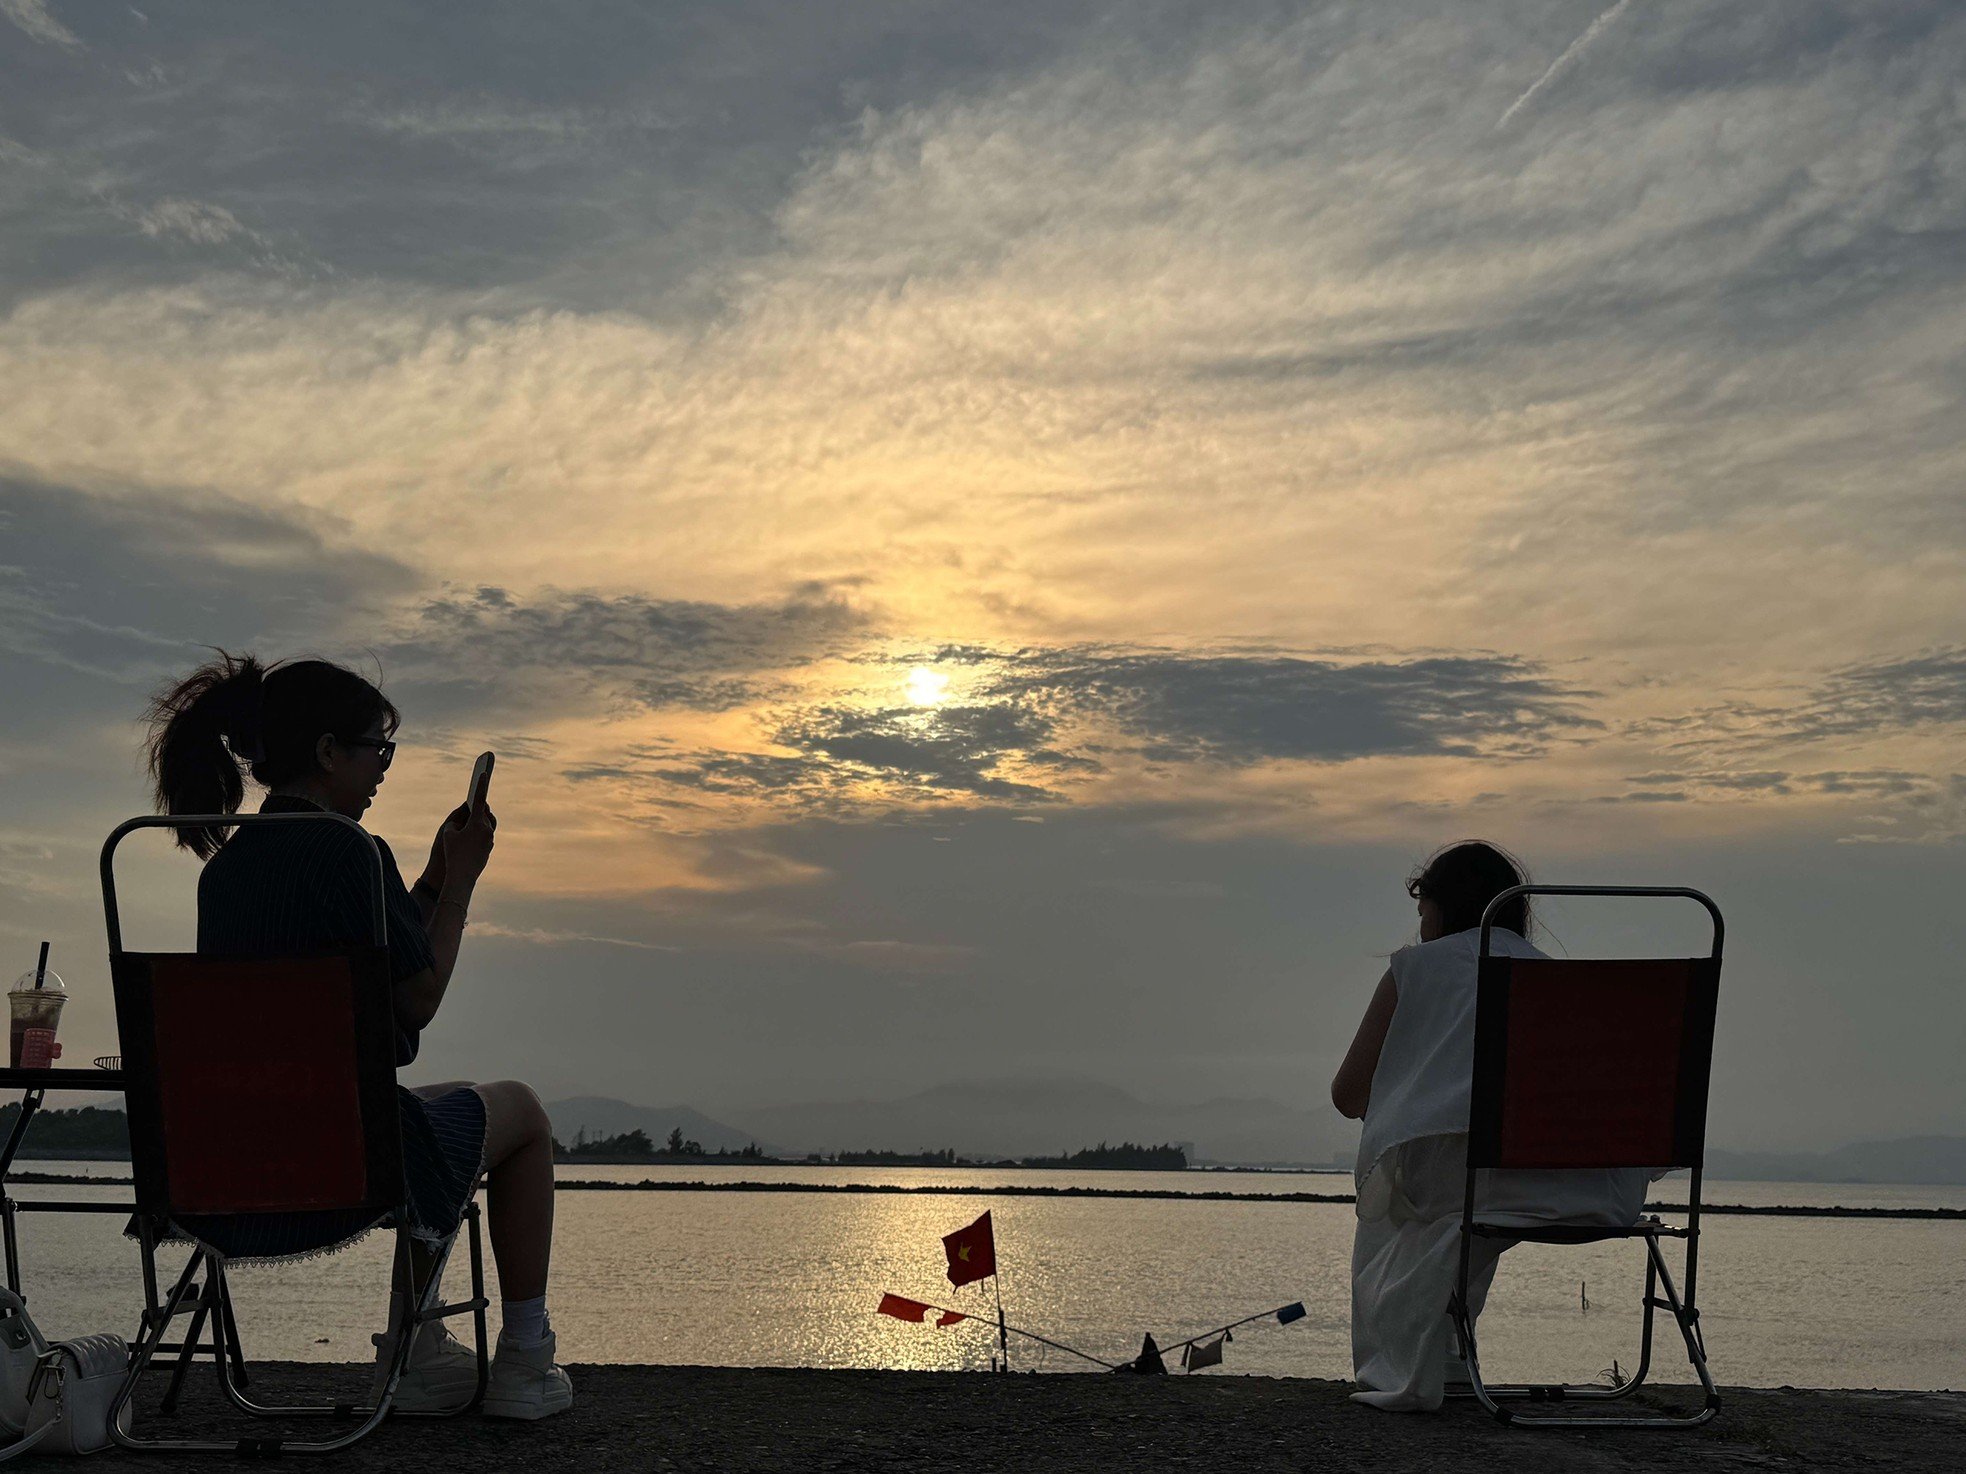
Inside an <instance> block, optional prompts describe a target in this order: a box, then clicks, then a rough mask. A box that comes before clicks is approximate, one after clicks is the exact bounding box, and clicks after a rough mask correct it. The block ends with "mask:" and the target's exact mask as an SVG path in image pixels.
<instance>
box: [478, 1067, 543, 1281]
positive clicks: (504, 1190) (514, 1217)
mask: <svg viewBox="0 0 1966 1474" xmlns="http://www.w3.org/2000/svg"><path fill="white" fill-rule="evenodd" d="M472 1089H474V1090H476V1091H477V1092H478V1094H479V1095H480V1096H482V1097H483V1098H484V1102H485V1166H486V1168H487V1169H488V1178H489V1181H490V1193H489V1197H490V1207H491V1243H492V1257H493V1258H494V1259H496V1260H497V1261H498V1284H499V1293H500V1294H501V1295H502V1296H503V1297H504V1298H505V1299H507V1300H531V1299H535V1298H537V1297H538V1296H541V1295H544V1294H545V1293H546V1273H547V1268H548V1265H549V1263H550V1261H551V1259H552V1256H553V1123H552V1122H551V1121H550V1120H548V1119H547V1115H546V1107H545V1106H543V1105H541V1104H540V1103H539V1097H538V1096H537V1095H535V1094H534V1093H533V1090H532V1087H531V1086H530V1085H524V1084H521V1083H520V1082H519V1081H517V1080H494V1081H492V1082H490V1083H489V1084H485V1085H474V1086H473V1087H472Z"/></svg>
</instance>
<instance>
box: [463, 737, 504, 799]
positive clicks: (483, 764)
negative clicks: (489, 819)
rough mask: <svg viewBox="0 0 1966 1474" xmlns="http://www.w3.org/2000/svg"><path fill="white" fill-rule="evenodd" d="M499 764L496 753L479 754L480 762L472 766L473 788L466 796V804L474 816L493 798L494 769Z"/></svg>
mask: <svg viewBox="0 0 1966 1474" xmlns="http://www.w3.org/2000/svg"><path fill="white" fill-rule="evenodd" d="M497 762H498V755H497V754H496V753H490V752H481V753H479V754H478V761H477V762H476V763H474V764H472V767H471V787H470V789H469V791H468V792H467V793H466V795H465V799H464V802H465V806H466V807H467V808H469V809H470V810H471V812H472V813H474V814H475V813H477V812H478V810H480V809H482V808H483V807H484V806H485V800H487V799H488V798H490V797H491V780H492V768H493V766H494V765H495V764H496V763H497Z"/></svg>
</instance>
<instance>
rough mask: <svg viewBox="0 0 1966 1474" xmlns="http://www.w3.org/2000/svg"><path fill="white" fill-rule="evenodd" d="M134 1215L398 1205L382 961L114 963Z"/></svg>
mask: <svg viewBox="0 0 1966 1474" xmlns="http://www.w3.org/2000/svg"><path fill="white" fill-rule="evenodd" d="M111 965H112V970H113V973H114V981H115V987H116V1007H117V1025H118V1029H119V1032H120V1034H121V1038H122V1048H123V1065H124V1073H125V1081H126V1094H127V1098H128V1103H129V1110H130V1137H131V1155H132V1159H133V1160H132V1165H133V1167H134V1168H135V1175H136V1179H137V1200H138V1206H139V1207H140V1208H142V1209H143V1210H145V1211H147V1212H152V1213H165V1214H169V1213H186V1214H223V1213H246V1212H299V1211H308V1210H319V1209H331V1208H356V1207H385V1206H386V1207H394V1206H396V1205H398V1204H399V1203H400V1202H401V1200H402V1159H401V1150H402V1148H401V1136H400V1124H399V1120H398V1116H397V1108H396V1101H395V1088H394V1079H395V1071H394V1056H393V1048H394V1042H393V1025H392V1021H391V1019H390V1018H389V1013H388V1007H389V1005H388V998H389V985H388V968H387V959H386V954H384V953H383V952H382V951H381V950H380V949H374V948H365V949H361V950H358V951H354V952H348V953H336V954H330V955H323V956H313V957H296V958H274V959H260V958H231V957H204V956H199V955H196V954H183V953H176V954H168V953H167V954H159V953H148V954H146V953H119V954H116V955H115V956H113V957H112V959H111Z"/></svg>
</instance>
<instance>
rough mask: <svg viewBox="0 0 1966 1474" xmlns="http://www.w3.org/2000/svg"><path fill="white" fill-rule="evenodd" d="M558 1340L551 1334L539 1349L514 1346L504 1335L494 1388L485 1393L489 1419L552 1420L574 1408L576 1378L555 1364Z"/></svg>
mask: <svg viewBox="0 0 1966 1474" xmlns="http://www.w3.org/2000/svg"><path fill="white" fill-rule="evenodd" d="M559 1349H560V1343H559V1338H558V1337H557V1336H555V1335H554V1334H553V1333H552V1332H551V1331H548V1332H547V1333H546V1339H545V1340H544V1341H542V1342H540V1343H539V1344H538V1345H537V1346H514V1345H513V1344H512V1343H511V1342H510V1341H509V1340H507V1339H506V1337H505V1334H504V1333H503V1332H500V1333H499V1337H498V1354H497V1355H495V1356H494V1357H493V1358H492V1364H491V1385H490V1386H488V1387H487V1388H486V1389H485V1403H484V1408H483V1412H484V1414H485V1416H486V1417H488V1418H524V1419H526V1420H527V1421H528V1422H530V1421H533V1420H536V1419H539V1418H550V1417H552V1416H553V1414H555V1413H563V1412H565V1411H566V1410H567V1409H568V1408H570V1407H572V1406H573V1378H571V1377H569V1376H568V1375H567V1374H566V1370H565V1369H564V1368H563V1367H560V1366H557V1365H555V1364H554V1361H553V1357H554V1354H555V1353H556V1352H557V1351H558V1350H559Z"/></svg>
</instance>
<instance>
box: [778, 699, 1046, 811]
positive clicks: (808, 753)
mask: <svg viewBox="0 0 1966 1474" xmlns="http://www.w3.org/2000/svg"><path fill="white" fill-rule="evenodd" d="M1053 730H1054V724H1053V723H1052V722H1051V721H1050V720H1049V719H1048V718H1046V717H1044V716H1042V715H1039V714H1038V713H1036V712H1033V711H1030V710H1025V709H1020V708H1018V707H1015V706H1003V705H994V704H992V705H976V706H955V705H952V706H941V707H932V708H928V709H922V708H915V707H888V708H882V709H877V710H872V711H864V710H855V709H852V708H846V707H832V706H822V707H818V708H815V709H812V710H810V711H806V712H802V713H800V714H799V715H798V716H796V717H794V718H793V719H792V720H790V721H788V722H786V723H785V724H784V725H782V726H780V727H779V728H778V730H777V731H776V732H774V733H773V738H772V740H773V741H774V742H776V743H778V744H779V745H780V746H781V747H791V748H797V749H798V750H799V751H800V752H801V753H803V754H804V755H805V757H806V758H807V760H808V761H816V760H821V759H823V760H824V761H825V762H827V763H828V764H830V765H833V766H835V767H838V768H842V769H844V770H846V772H847V773H849V774H854V775H865V776H866V777H869V778H874V779H879V780H885V781H887V782H890V783H893V784H897V785H900V786H902V787H914V788H919V789H924V790H930V791H934V792H941V793H969V794H974V795H976V796H977V797H979V798H992V799H1012V800H1021V801H1026V802H1029V801H1034V800H1042V799H1045V798H1047V797H1049V796H1050V795H1049V794H1048V793H1047V792H1046V791H1045V790H1044V789H1043V788H1041V787H1038V786H1037V785H1035V784H1030V783H1019V782H1014V781H1012V780H1010V779H1007V778H1005V777H1003V776H1001V775H1000V774H999V773H998V772H997V769H998V767H999V766H1000V765H1001V764H1002V763H1003V762H1004V760H1005V759H1006V758H1009V757H1012V756H1018V757H1022V758H1024V759H1025V760H1027V761H1029V760H1032V759H1033V758H1034V757H1036V756H1037V755H1038V754H1042V753H1044V752H1046V751H1047V750H1048V748H1047V744H1048V742H1049V739H1050V738H1051V735H1052V732H1053Z"/></svg>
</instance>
